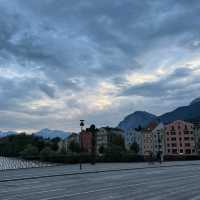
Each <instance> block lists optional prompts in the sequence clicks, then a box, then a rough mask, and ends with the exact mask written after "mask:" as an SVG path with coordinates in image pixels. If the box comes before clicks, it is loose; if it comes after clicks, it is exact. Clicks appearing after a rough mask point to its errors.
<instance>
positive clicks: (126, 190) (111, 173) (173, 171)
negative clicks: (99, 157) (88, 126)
mask: <svg viewBox="0 0 200 200" xmlns="http://www.w3.org/2000/svg"><path fill="white" fill-rule="evenodd" d="M83 167H84V170H83V171H82V172H81V173H80V171H79V169H78V165H71V166H55V167H48V168H37V169H27V170H22V169H21V170H9V171H2V172H0V175H1V176H0V180H1V181H2V182H0V199H1V200H18V199H20V200H24V199H27V200H32V199H33V200H58V199H61V200H62V199H67V200H68V199H69V200H78V199H81V200H82V199H83V200H85V199H87V200H109V199H116V200H121V199H122V200H127V199H130V200H132V199H136V200H137V199H141V200H143V199H152V200H157V199H161V200H165V199H178V200H179V199H180V200H184V199H191V200H198V199H200V184H199V183H200V162H199V161H193V162H171V163H165V164H164V165H162V166H161V167H160V165H159V164H156V165H154V166H151V165H148V164H147V163H135V164H133V163H131V164H130V163H124V164H120V163H116V164H99V165H96V166H90V165H85V166H83ZM63 172H65V173H66V172H67V173H66V175H64V174H65V173H63ZM88 172H89V173H88ZM96 172H98V173H96ZM62 174H63V175H62ZM42 175H43V176H42ZM16 177H17V178H18V180H16ZM33 177H37V178H33ZM39 177H40V178H39ZM24 178H25V179H24ZM26 178H28V179H26Z"/></svg>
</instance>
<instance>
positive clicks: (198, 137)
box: [193, 122, 200, 154]
mask: <svg viewBox="0 0 200 200" xmlns="http://www.w3.org/2000/svg"><path fill="white" fill-rule="evenodd" d="M193 125H194V140H195V149H196V152H197V154H200V122H193Z"/></svg>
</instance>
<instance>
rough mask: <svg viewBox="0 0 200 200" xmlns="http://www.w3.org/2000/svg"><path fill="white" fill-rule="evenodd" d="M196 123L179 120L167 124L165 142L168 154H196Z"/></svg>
mask: <svg viewBox="0 0 200 200" xmlns="http://www.w3.org/2000/svg"><path fill="white" fill-rule="evenodd" d="M193 127H194V125H193V124H192V123H189V122H185V121H181V120H177V121H174V122H172V123H170V124H168V125H166V126H165V143H166V154H167V155H194V154H196V150H195V141H194V132H193Z"/></svg>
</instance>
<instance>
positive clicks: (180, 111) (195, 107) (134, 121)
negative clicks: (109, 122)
mask: <svg viewBox="0 0 200 200" xmlns="http://www.w3.org/2000/svg"><path fill="white" fill-rule="evenodd" d="M175 120H185V121H200V98H197V99H195V100H193V101H192V102H191V103H190V104H189V105H188V106H183V107H179V108H177V109H175V110H173V111H171V112H168V113H165V114H163V115H161V116H155V115H153V114H151V113H148V112H144V111H137V112H134V113H133V114H130V115H128V116H127V117H125V119H124V120H123V121H121V122H120V123H119V125H118V127H119V128H121V129H123V130H124V131H125V132H126V131H127V130H129V129H130V128H137V127H138V126H139V125H141V126H142V127H145V126H147V125H148V124H149V123H150V122H152V121H157V122H158V121H161V122H163V123H165V124H167V123H170V122H172V121H175Z"/></svg>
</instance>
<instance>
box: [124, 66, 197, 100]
mask: <svg viewBox="0 0 200 200" xmlns="http://www.w3.org/2000/svg"><path fill="white" fill-rule="evenodd" d="M193 73H194V70H192V69H189V68H185V67H182V68H178V69H176V70H175V71H174V72H173V73H171V74H170V75H168V76H166V77H163V78H160V79H159V80H157V81H152V82H145V83H142V84H138V85H134V86H129V87H128V88H126V89H125V90H124V91H122V92H121V94H120V95H121V96H131V95H136V96H137V95H138V96H143V97H159V98H161V97H165V98H167V96H170V97H171V96H175V97H178V96H180V93H185V90H184V89H183V88H185V87H189V86H193V85H194V84H197V83H198V82H199V81H198V82H197V80H196V79H195V78H194V77H193V76H192V74H193ZM190 78H192V80H190ZM184 79H186V80H184ZM198 87H200V86H198ZM191 91H193V90H191Z"/></svg>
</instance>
